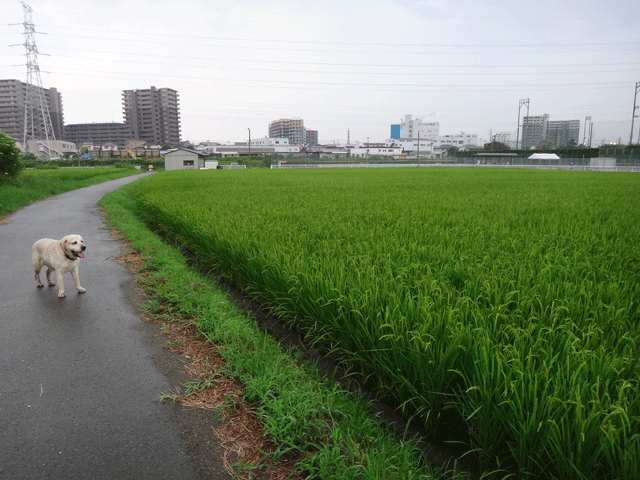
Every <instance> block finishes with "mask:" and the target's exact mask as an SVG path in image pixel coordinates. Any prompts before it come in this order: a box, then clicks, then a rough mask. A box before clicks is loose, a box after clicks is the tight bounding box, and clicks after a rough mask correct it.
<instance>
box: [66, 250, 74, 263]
mask: <svg viewBox="0 0 640 480" xmlns="http://www.w3.org/2000/svg"><path fill="white" fill-rule="evenodd" d="M64 256H65V257H67V258H68V259H69V260H72V261H73V260H75V258H73V257H70V256H69V255H67V252H64Z"/></svg>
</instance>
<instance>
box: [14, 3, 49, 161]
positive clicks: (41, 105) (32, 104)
mask: <svg viewBox="0 0 640 480" xmlns="http://www.w3.org/2000/svg"><path fill="white" fill-rule="evenodd" d="M22 9H23V11H24V23H23V25H24V37H25V42H24V47H25V49H26V51H27V53H26V56H27V84H26V92H25V102H24V145H23V148H24V149H25V151H29V142H30V141H31V140H39V141H40V142H41V145H42V146H43V148H44V154H45V155H46V156H47V157H48V158H47V160H51V158H52V157H53V152H54V151H55V150H54V149H52V148H51V144H50V143H49V142H50V141H52V140H55V134H54V132H53V125H52V123H51V115H50V114H49V102H48V101H47V98H46V97H45V90H44V87H43V86H42V79H41V77H40V66H39V65H38V47H37V46H36V40H35V33H36V31H35V27H34V25H33V20H32V12H33V10H32V9H31V7H30V6H29V5H27V4H26V3H24V2H22ZM31 153H33V152H31Z"/></svg>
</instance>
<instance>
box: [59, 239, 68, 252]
mask: <svg viewBox="0 0 640 480" xmlns="http://www.w3.org/2000/svg"><path fill="white" fill-rule="evenodd" d="M68 241H69V237H68V236H67V237H63V238H62V240H60V246H61V247H62V251H63V252H66V251H67V242H68Z"/></svg>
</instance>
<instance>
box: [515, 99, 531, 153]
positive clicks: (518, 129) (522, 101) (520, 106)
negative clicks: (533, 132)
mask: <svg viewBox="0 0 640 480" xmlns="http://www.w3.org/2000/svg"><path fill="white" fill-rule="evenodd" d="M523 105H526V106H527V117H528V116H529V99H528V98H525V99H522V100H520V102H519V104H518V128H517V129H516V150H518V140H519V138H520V109H521V108H522V106H523ZM522 144H523V146H524V125H522Z"/></svg>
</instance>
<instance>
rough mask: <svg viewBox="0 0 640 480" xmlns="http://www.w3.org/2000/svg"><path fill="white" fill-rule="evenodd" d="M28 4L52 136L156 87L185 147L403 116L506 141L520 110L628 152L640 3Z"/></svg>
mask: <svg viewBox="0 0 640 480" xmlns="http://www.w3.org/2000/svg"><path fill="white" fill-rule="evenodd" d="M27 3H28V4H29V5H30V6H31V7H32V9H33V14H32V15H33V16H32V20H33V23H34V25H35V28H36V31H37V32H38V35H36V43H37V46H38V50H39V52H40V56H39V63H40V70H41V78H42V82H43V85H44V86H45V87H47V88H48V87H55V88H57V89H58V90H59V92H60V93H61V94H62V100H63V106H64V117H65V123H67V124H73V123H87V122H111V121H115V122H122V121H123V118H122V99H121V93H122V90H127V89H135V88H149V87H150V86H152V85H153V86H156V87H168V88H173V89H175V90H177V91H178V92H179V95H180V112H181V124H182V139H183V140H191V141H193V142H200V141H205V140H210V141H218V142H226V141H245V140H246V139H247V137H248V129H249V128H250V129H251V137H252V138H257V137H264V136H267V135H268V125H269V122H270V121H272V120H276V119H279V118H303V119H304V124H305V126H306V127H307V128H309V129H314V130H318V133H319V140H320V142H321V143H332V142H334V141H339V142H346V140H347V136H348V135H350V140H351V141H352V142H353V141H358V140H359V141H367V139H370V140H371V141H384V140H385V139H387V138H389V136H390V125H391V124H394V123H400V120H401V119H402V118H403V117H404V115H406V114H412V115H413V116H414V117H424V118H425V119H428V120H430V121H437V122H439V123H440V134H441V135H444V134H455V133H459V132H461V131H464V132H466V133H476V134H478V136H479V137H480V138H481V139H483V140H486V139H488V138H489V135H490V134H491V133H493V134H496V133H503V132H511V138H512V140H515V133H516V128H517V120H518V109H519V102H520V100H522V99H527V98H528V99H529V113H530V115H542V114H545V113H548V114H549V116H550V119H551V120H571V119H579V120H580V122H581V123H580V125H581V135H582V134H583V128H584V119H585V116H587V115H589V116H591V117H592V122H593V124H594V134H593V143H597V144H599V143H600V142H601V141H603V140H606V141H617V140H618V139H621V140H622V142H623V143H628V141H629V135H630V131H631V117H632V111H633V100H634V93H635V90H636V82H640V2H639V0H607V1H603V0H556V1H531V0H516V1H501V0H489V1H477V0H476V1H458V0H425V1H409V0H406V1H405V0H396V1H391V0H366V1H365V0H355V1H352V0H348V1H336V0H324V1H322V0H321V1H307V0H268V1H244V0H235V1H231V2H230V1H228V0H224V1H223V0H220V1H219V0H179V1H177V0H176V1H153V2H152V1H133V2H132V1H130V0H129V1H122V0H108V1H104V0H103V1H95V0H50V1H44V0H31V1H28V2H27ZM23 21H24V14H23V7H22V4H21V3H20V2H18V1H16V0H10V1H9V0H0V22H1V24H0V78H15V79H18V80H22V81H25V80H26V66H25V63H26V57H25V49H24V42H25V40H24V27H23V25H22V23H23ZM16 44H17V45H18V46H11V45H16ZM638 102H639V103H640V94H639V99H638ZM524 110H525V109H523V110H522V114H523V115H524V114H526V112H525V111H524ZM639 129H640V118H637V119H636V121H635V126H634V137H633V138H634V142H637V138H638V130H639ZM348 132H350V133H349V134H348ZM580 140H581V141H582V138H581V139H580Z"/></svg>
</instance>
